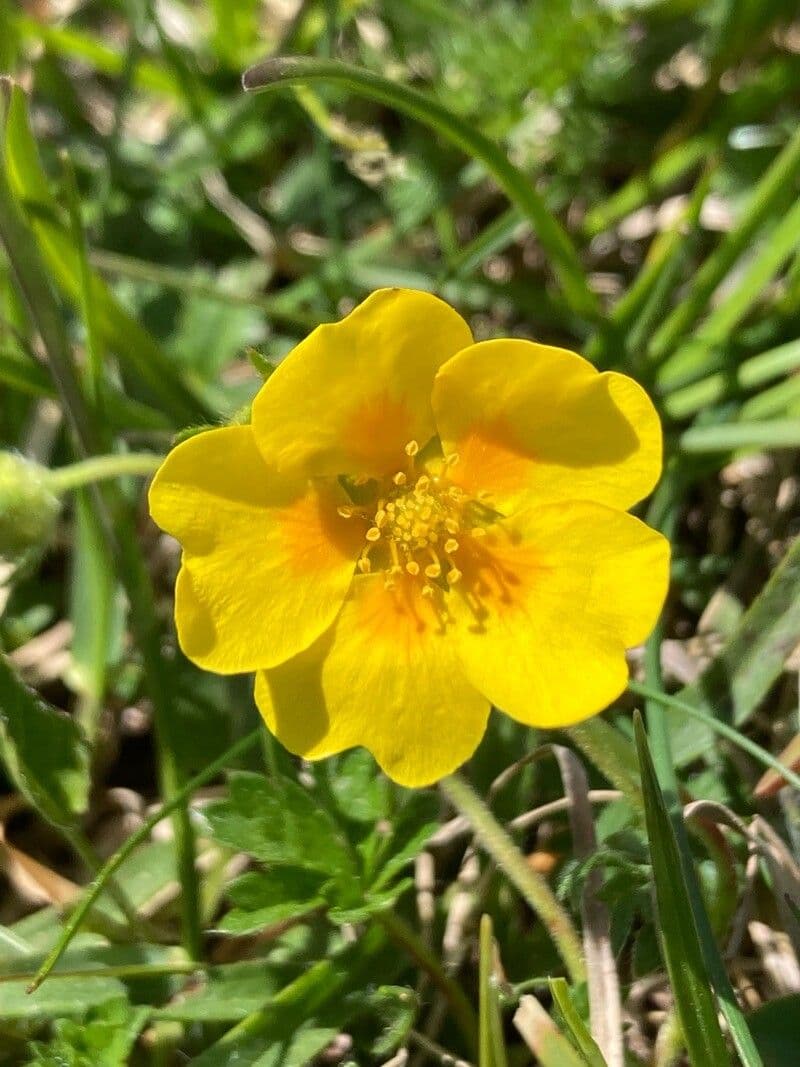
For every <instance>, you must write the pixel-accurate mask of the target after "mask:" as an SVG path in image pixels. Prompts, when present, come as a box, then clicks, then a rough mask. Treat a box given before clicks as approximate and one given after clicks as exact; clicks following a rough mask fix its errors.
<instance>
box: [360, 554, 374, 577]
mask: <svg viewBox="0 0 800 1067" xmlns="http://www.w3.org/2000/svg"><path fill="white" fill-rule="evenodd" d="M358 569H359V570H360V571H361V573H362V574H369V572H370V571H371V570H372V564H371V563H370V561H369V556H361V557H360V558H359V561H358Z"/></svg>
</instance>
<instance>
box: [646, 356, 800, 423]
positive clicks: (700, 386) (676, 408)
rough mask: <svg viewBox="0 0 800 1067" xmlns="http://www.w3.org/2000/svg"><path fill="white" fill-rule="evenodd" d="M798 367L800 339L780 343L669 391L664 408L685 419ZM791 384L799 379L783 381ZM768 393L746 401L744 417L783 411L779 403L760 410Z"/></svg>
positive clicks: (673, 417) (677, 417) (798, 382)
mask: <svg viewBox="0 0 800 1067" xmlns="http://www.w3.org/2000/svg"><path fill="white" fill-rule="evenodd" d="M798 367H800V341H789V342H788V343H787V344H783V345H778V346H777V348H771V349H769V350H768V351H766V352H761V353H759V355H757V356H751V357H750V358H749V359H746V360H744V361H743V362H742V363H740V364H739V366H738V367H734V368H732V369H730V370H727V369H726V370H725V371H724V372H720V373H717V374H711V375H709V376H708V377H707V378H703V379H701V380H700V381H699V382H693V383H692V384H691V385H687V386H684V387H683V388H681V389H676V390H675V391H674V392H671V393H667V395H666V396H665V397H664V398H663V399H662V401H661V409H662V411H664V412H665V413H666V414H667V415H668V416H669V417H670V418H671V419H685V418H688V416H690V415H696V414H697V413H698V412H699V411H702V410H703V408H706V407H709V406H710V405H712V404H714V403H715V402H716V401H718V400H724V399H725V398H726V397H727V396H729V395H732V394H734V393H736V392H745V391H746V390H749V389H756V388H757V387H758V386H759V385H763V384H764V383H765V382H768V381H770V380H771V379H773V378H779V377H781V375H783V374H790V373H791V372H792V371H795V370H797V369H798ZM790 383H791V384H792V385H793V386H794V387H795V388H797V387H798V386H800V378H795V379H789V382H781V383H780V384H781V385H782V386H784V385H788V384H790ZM765 395H766V394H759V395H758V396H755V397H753V398H752V399H751V400H750V401H748V402H747V403H745V404H744V405H743V407H742V416H743V417H746V418H751V419H758V418H762V417H764V416H769V415H773V414H775V413H776V411H780V404H778V405H777V406H773V407H771V408H770V407H766V409H764V410H762V409H761V407H760V400H761V398H762V397H764V396H765ZM792 399H793V398H792Z"/></svg>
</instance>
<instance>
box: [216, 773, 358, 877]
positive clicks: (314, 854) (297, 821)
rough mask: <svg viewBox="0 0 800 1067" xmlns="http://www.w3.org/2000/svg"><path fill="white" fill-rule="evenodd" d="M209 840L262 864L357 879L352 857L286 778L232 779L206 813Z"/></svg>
mask: <svg viewBox="0 0 800 1067" xmlns="http://www.w3.org/2000/svg"><path fill="white" fill-rule="evenodd" d="M204 814H205V817H206V819H207V821H208V824H209V827H210V829H211V834H212V836H213V837H214V838H215V839H216V840H217V841H219V842H220V843H221V844H223V845H228V846H229V847H231V848H235V849H237V850H239V851H240V852H247V853H248V854H249V855H251V856H253V857H254V858H255V859H257V860H261V861H262V863H271V864H275V865H276V866H284V867H301V868H303V869H305V870H311V871H320V872H322V873H324V874H328V875H333V876H335V877H337V878H341V879H353V878H355V877H356V875H357V872H356V867H355V858H354V855H353V852H352V850H351V849H350V846H349V844H348V842H347V839H346V837H345V836H344V834H343V833H342V831H341V829H340V827H339V826H338V825H337V824H336V823H335V822H334V820H333V819H332V818H331V816H330V814H329V813H328V812H327V811H326V810H325V809H324V808H323V807H322V806H321V804H320V803H319V801H318V799H317V798H315V797H314V796H312V795H311V793H309V792H308V791H307V790H305V789H303V788H302V786H299V785H297V784H296V783H295V782H292V781H289V779H287V778H269V779H268V778H264V777H263V776H262V775H259V774H250V773H245V772H238V773H236V774H232V775H231V779H230V795H229V797H228V798H227V799H226V800H222V801H219V802H218V803H216V804H211V805H210V806H209V807H208V808H206V810H205V812H204Z"/></svg>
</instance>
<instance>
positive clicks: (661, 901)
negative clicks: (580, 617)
mask: <svg viewBox="0 0 800 1067" xmlns="http://www.w3.org/2000/svg"><path fill="white" fill-rule="evenodd" d="M634 728H635V734H636V749H637V752H638V754H639V767H640V772H641V777H642V795H643V797H644V805H645V818H646V825H647V837H648V841H649V843H650V857H651V860H652V864H653V882H654V885H655V896H656V905H657V908H658V923H659V931H660V934H661V949H662V954H663V957H664V962H665V963H666V966H667V971H668V973H669V978H670V985H671V986H672V993H673V996H674V997H675V1006H676V1008H677V1011H678V1018H679V1020H680V1024H681V1028H682V1030H683V1036H684V1040H685V1041H686V1047H687V1049H688V1052H689V1058H690V1060H691V1062H692V1063H694V1064H702V1065H703V1067H730V1065H731V1059H730V1055H729V1054H728V1050H727V1047H726V1045H725V1039H724V1038H723V1036H722V1031H721V1029H720V1025H719V1020H718V1018H717V1004H716V998H715V996H714V992H713V990H712V987H711V982H710V980H709V977H708V972H707V970H706V966H705V962H704V960H703V952H702V948H701V945H700V936H699V934H698V932H697V927H696V925H695V921H694V916H693V913H692V905H691V901H690V899H689V893H688V890H687V888H686V883H685V881H684V878H683V871H682V869H681V859H680V853H679V851H678V843H677V841H676V840H675V832H674V830H673V829H672V824H671V822H670V819H669V813H668V812H667V807H666V804H665V803H664V798H663V796H662V794H661V789H660V787H659V784H658V779H657V777H656V772H655V768H654V766H653V761H652V758H651V756H650V750H649V748H648V746H647V735H646V734H645V729H644V725H643V723H642V719H641V716H640V715H639V714H638V713H637V714H636V715H635V719H634Z"/></svg>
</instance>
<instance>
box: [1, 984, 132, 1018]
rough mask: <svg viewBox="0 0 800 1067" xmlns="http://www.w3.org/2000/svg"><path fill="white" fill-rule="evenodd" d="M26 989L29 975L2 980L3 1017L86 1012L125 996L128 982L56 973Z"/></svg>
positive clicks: (64, 1014)
mask: <svg viewBox="0 0 800 1067" xmlns="http://www.w3.org/2000/svg"><path fill="white" fill-rule="evenodd" d="M27 989H28V979H27V978H25V979H21V980H20V981H15V982H0V1020H4V1021H6V1022H9V1021H11V1020H21V1019H52V1018H53V1017H56V1018H58V1017H59V1016H76V1015H84V1014H85V1013H86V1012H87V1011H89V1010H90V1009H91V1008H95V1007H97V1006H98V1005H100V1004H107V1003H108V1002H109V1001H111V1000H120V999H121V998H122V999H124V998H125V996H126V992H125V986H124V985H123V984H122V982H120V981H119V980H118V979H116V978H96V977H94V978H66V977H65V978H58V977H54V978H50V979H49V980H48V981H47V982H45V983H44V984H43V985H42V986H41V987H40V988H39V989H37V990H36V992H35V993H28V991H27Z"/></svg>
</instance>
